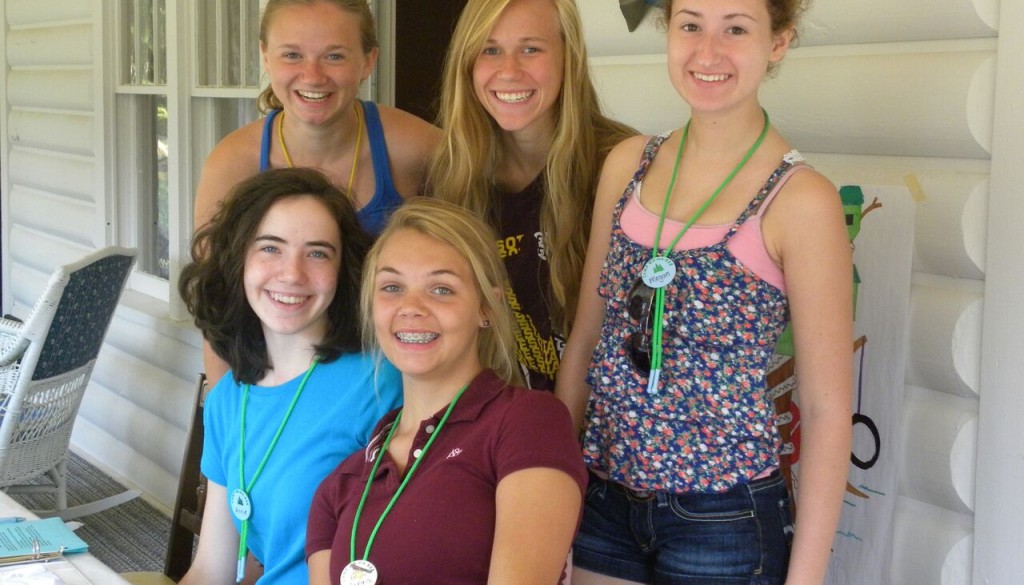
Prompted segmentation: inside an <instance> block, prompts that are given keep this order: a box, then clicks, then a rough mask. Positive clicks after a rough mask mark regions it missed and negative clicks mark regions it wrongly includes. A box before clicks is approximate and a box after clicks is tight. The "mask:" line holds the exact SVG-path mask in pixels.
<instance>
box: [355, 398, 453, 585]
mask: <svg viewBox="0 0 1024 585" xmlns="http://www.w3.org/2000/svg"><path fill="white" fill-rule="evenodd" d="M468 387H469V385H468V384H467V385H466V386H463V387H462V389H461V390H459V393H458V394H456V395H455V398H454V399H453V400H452V402H451V404H449V405H448V409H447V410H445V411H444V416H442V417H441V422H439V423H437V427H436V428H435V429H434V432H433V433H432V434H431V435H430V438H429V439H428V440H427V444H426V445H424V446H423V450H422V451H421V452H420V456H419V457H418V458H417V459H416V461H414V462H413V464H412V466H411V467H410V468H409V473H406V474H405V479H403V480H402V483H401V484H399V486H398V489H397V490H395V495H393V496H391V501H390V502H388V505H387V506H386V507H385V508H384V512H382V513H381V515H380V518H377V523H376V524H375V525H374V526H373V530H372V531H371V532H370V537H369V538H368V539H367V540H366V550H365V551H363V558H362V559H356V531H357V529H358V528H359V518H360V517H361V516H362V515H363V507H364V506H365V505H366V499H367V498H368V497H369V496H370V485H371V484H372V483H373V478H374V477H376V475H377V468H378V467H380V462H381V460H382V459H384V454H385V453H387V452H388V447H389V446H390V445H391V438H392V437H393V436H394V435H395V430H396V429H397V428H398V423H399V422H401V420H402V412H403V411H399V412H398V416H397V417H395V422H393V423H391V429H390V430H388V436H387V438H385V439H384V445H383V446H382V447H381V448H380V451H378V452H377V459H376V461H374V462H373V468H371V469H370V475H369V477H367V478H366V487H365V488H363V495H362V497H360V498H359V506H358V507H357V508H356V516H355V519H353V520H352V539H351V541H350V544H349V563H348V565H345V569H344V570H342V572H341V584H342V585H374V583H376V582H377V567H375V566H374V565H373V563H371V562H370V561H369V558H370V547H372V546H373V541H374V540H375V539H376V538H377V531H378V530H380V526H381V524H383V523H384V518H386V517H387V515H388V513H390V512H391V508H393V507H394V506H395V502H397V501H398V496H400V495H402V492H403V491H405V486H407V485H409V480H410V479H412V475H413V474H414V473H416V469H417V468H418V467H419V466H420V463H421V462H422V461H423V460H424V459H426V458H427V451H429V450H430V446H431V445H433V444H434V439H436V438H437V436H438V435H440V434H441V429H442V428H444V423H445V422H446V421H447V420H448V416H449V415H450V414H451V413H452V410H454V409H455V404H456V403H457V402H458V401H459V398H462V393H463V392H465V391H466V388H468Z"/></svg>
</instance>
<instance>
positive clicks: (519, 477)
mask: <svg viewBox="0 0 1024 585" xmlns="http://www.w3.org/2000/svg"><path fill="white" fill-rule="evenodd" d="M495 500H496V501H495V505H496V509H497V512H496V518H495V527H494V548H493V549H492V551H491V569H490V574H489V575H488V578H487V582H488V583H489V584H490V585H509V584H517V585H518V584H523V585H526V584H534V583H535V584H538V585H540V584H543V585H550V584H551V583H556V582H558V578H559V575H561V572H562V570H563V569H564V568H565V564H566V559H567V558H568V555H569V547H570V546H571V545H572V539H573V536H574V535H575V534H576V524H577V522H578V520H579V515H580V509H581V507H582V505H583V497H582V494H581V493H580V486H579V485H578V484H577V483H576V481H575V480H573V479H572V477H570V476H569V474H567V473H565V472H563V471H560V470H557V469H553V468H544V467H534V468H529V469H523V470H520V471H517V472H515V473H511V474H509V475H508V476H506V477H505V478H504V479H502V480H501V482H500V483H498V489H497V493H496V495H495Z"/></svg>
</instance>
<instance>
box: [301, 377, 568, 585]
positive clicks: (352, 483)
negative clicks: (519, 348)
mask: <svg viewBox="0 0 1024 585" xmlns="http://www.w3.org/2000/svg"><path fill="white" fill-rule="evenodd" d="M444 410H445V409H442V410H441V411H439V412H437V413H435V414H434V416H432V417H431V418H429V419H427V420H424V421H423V422H421V423H420V428H419V432H418V433H417V435H416V438H415V440H414V441H413V445H412V447H411V451H410V455H409V462H410V463H409V467H411V465H412V461H413V460H414V459H415V458H416V457H417V456H418V454H419V453H420V451H421V450H422V449H423V447H424V446H425V445H426V442H427V440H428V438H429V437H430V435H431V433H433V432H434V431H435V428H436V426H437V424H438V422H440V420H441V417H442V416H443V415H444ZM397 414H398V411H397V410H396V411H393V412H391V413H389V414H388V415H387V416H385V417H384V418H383V419H382V420H381V422H380V423H379V424H378V425H377V429H376V431H375V432H374V438H373V440H372V441H371V442H370V446H369V447H367V448H366V449H365V450H363V451H360V452H356V453H354V454H353V455H352V456H351V457H349V458H348V459H346V460H345V461H344V462H343V463H342V464H341V465H339V466H338V468H337V469H335V470H334V472H332V473H331V475H329V476H328V477H327V478H326V479H325V480H324V481H323V483H321V484H320V487H319V489H318V490H317V492H316V495H315V496H314V498H313V505H312V508H311V509H310V513H309V526H308V530H307V534H306V556H307V557H308V556H309V555H311V554H313V553H315V552H317V551H321V550H325V549H331V582H332V583H337V582H338V581H339V578H340V576H341V571H342V569H343V568H344V567H345V565H346V564H348V562H349V560H350V555H349V543H350V538H351V534H352V533H351V530H352V523H353V519H354V517H355V512H356V507H357V506H358V505H359V499H360V497H361V496H362V493H363V489H364V488H365V486H366V481H367V478H368V476H369V473H370V469H371V468H372V467H373V460H372V458H371V457H372V456H374V455H375V454H376V453H377V451H378V450H379V448H380V446H381V445H382V444H383V442H384V439H385V436H386V435H387V431H388V429H389V427H390V425H391V423H392V422H394V420H395V417H396V415H397ZM533 467H549V468H553V469H559V470H562V471H564V472H566V473H568V474H569V475H570V476H571V477H572V478H573V479H574V480H575V481H576V482H577V483H578V484H579V486H580V491H581V493H582V491H583V489H584V488H585V486H586V470H585V468H584V467H583V460H582V457H581V455H580V447H579V443H578V442H577V440H576V437H575V436H574V434H573V430H572V422H571V419H570V417H569V413H568V410H567V409H566V408H565V406H564V405H563V404H562V403H561V402H560V401H559V400H558V399H556V398H555V397H554V396H552V395H551V394H549V393H547V392H538V391H535V390H526V389H523V388H516V387H512V386H508V385H507V384H506V383H505V382H503V381H502V380H500V379H499V378H498V377H497V376H496V375H495V374H494V373H493V372H491V371H490V370H484V371H483V372H481V373H480V374H479V375H478V376H477V377H476V378H475V379H474V380H473V382H472V383H471V384H470V385H469V388H468V389H467V390H466V392H465V393H464V394H463V395H462V398H461V399H460V400H459V402H458V404H456V406H455V409H454V410H453V411H452V414H451V416H449V418H448V421H447V422H446V423H445V425H444V427H443V428H442V429H441V432H440V434H439V435H438V437H437V438H436V439H435V440H434V443H433V445H432V446H431V447H430V450H429V451H428V452H427V454H426V456H425V458H424V459H423V462H422V463H420V465H419V467H418V468H417V469H416V473H415V474H414V475H413V477H412V479H411V480H410V481H409V484H408V486H406V488H405V491H404V492H402V495H401V496H400V497H399V498H398V501H397V503H396V504H395V505H394V507H393V508H392V509H391V511H390V513H388V515H387V517H386V518H385V519H384V522H383V524H382V525H381V527H380V529H379V530H378V532H377V536H376V538H375V539H374V542H373V547H372V548H371V550H370V556H369V560H370V562H372V563H373V564H374V565H375V566H376V567H377V570H378V574H379V579H380V580H379V583H383V584H400V583H417V584H420V585H429V584H432V583H437V584H445V585H456V584H460V583H465V584H474V585H476V584H479V583H486V582H487V574H488V570H489V567H490V559H491V548H492V544H493V541H494V522H495V504H494V502H495V500H494V499H495V491H496V489H497V487H498V483H499V482H500V481H501V480H502V478H504V477H505V476H507V475H509V474H510V473H513V472H515V471H519V470H521V469H528V468H533ZM401 480H402V477H401V475H400V474H399V473H398V469H397V467H396V466H395V463H394V460H392V459H391V457H390V456H388V455H387V454H386V453H385V454H384V460H383V461H381V465H380V467H379V468H378V469H377V474H376V476H375V477H374V478H373V484H372V486H371V488H370V495H369V497H368V499H367V501H366V505H365V507H364V508H363V512H362V515H361V517H360V520H359V528H358V531H357V536H356V555H357V558H362V557H363V553H364V551H365V550H366V542H367V539H368V538H369V536H370V532H371V531H372V530H373V527H374V525H375V524H376V523H377V519H378V518H380V515H381V513H382V512H383V511H384V508H385V507H386V506H387V505H388V503H389V502H390V501H391V497H392V496H393V495H394V494H395V491H396V490H397V489H398V486H399V484H400V483H401Z"/></svg>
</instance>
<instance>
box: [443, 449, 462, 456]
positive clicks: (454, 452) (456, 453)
mask: <svg viewBox="0 0 1024 585" xmlns="http://www.w3.org/2000/svg"><path fill="white" fill-rule="evenodd" d="M461 454H462V449H460V448H458V447H456V448H454V449H452V452H451V453H449V454H448V456H447V457H445V459H451V458H452V457H458V456H459V455H461Z"/></svg>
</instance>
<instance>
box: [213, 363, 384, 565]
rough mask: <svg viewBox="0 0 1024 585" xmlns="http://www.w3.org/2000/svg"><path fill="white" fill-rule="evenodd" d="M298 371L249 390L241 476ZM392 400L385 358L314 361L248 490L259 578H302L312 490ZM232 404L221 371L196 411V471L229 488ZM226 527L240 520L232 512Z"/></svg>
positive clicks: (232, 390) (238, 390)
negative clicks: (199, 414)
mask: <svg viewBox="0 0 1024 585" xmlns="http://www.w3.org/2000/svg"><path fill="white" fill-rule="evenodd" d="M302 377H303V376H302V375H299V376H298V377H296V378H294V379H292V380H290V381H288V382H286V383H284V384H282V385H280V386H273V387H264V386H252V387H251V389H250V390H249V401H248V406H247V407H246V413H245V420H246V422H245V482H246V483H248V482H249V481H250V480H251V479H252V476H253V474H254V473H255V472H256V468H257V467H258V466H259V464H260V461H261V460H262V459H263V456H264V455H265V454H266V452H267V447H268V446H269V445H270V441H271V439H272V438H273V436H274V434H275V433H276V432H277V429H278V427H279V426H280V424H281V420H282V419H283V417H284V414H285V412H286V411H287V410H288V405H289V404H290V403H291V401H292V398H293V397H294V396H295V392H296V391H297V390H298V387H299V382H300V381H301V380H302ZM401 399H402V382H401V375H400V374H399V373H398V371H397V370H395V368H394V367H393V366H392V365H391V364H389V363H388V362H386V361H384V362H382V364H381V366H380V368H375V360H374V358H373V357H372V356H370V355H366V354H345V355H343V356H341V357H340V358H338V359H337V360H335V361H333V362H331V363H327V364H320V365H318V366H317V367H316V370H314V371H313V374H312V375H311V376H310V377H309V380H308V381H307V383H306V387H305V389H304V390H303V392H302V395H301V396H300V397H299V400H298V402H297V403H296V405H295V410H294V411H293V412H292V415H291V418H290V419H289V420H288V424H287V425H286V426H285V428H284V431H283V432H282V434H281V438H280V439H278V442H277V446H276V447H275V448H274V451H273V453H272V454H271V456H270V458H269V460H268V461H267V464H266V467H265V468H264V469H263V472H262V474H261V475H260V477H259V479H258V480H257V482H256V485H255V486H254V487H253V489H252V491H251V492H250V493H249V496H250V498H251V501H252V516H251V517H250V519H249V541H248V546H249V550H250V551H252V553H253V555H254V556H255V557H256V558H257V559H259V560H260V562H262V563H263V565H264V576H263V578H261V579H260V581H259V582H260V583H262V584H269V585H306V584H307V583H308V582H309V576H308V572H307V570H306V561H305V554H304V547H305V542H306V518H307V516H308V514H309V505H310V502H311V501H312V499H313V492H314V491H316V488H317V486H318V485H319V484H320V481H321V480H323V478H324V477H326V476H327V475H328V474H329V473H330V472H331V470H333V469H334V468H335V467H337V465H338V463H340V462H341V461H342V460H343V459H345V458H346V457H348V456H349V455H350V454H352V453H353V452H355V451H357V450H358V449H361V448H362V447H363V446H365V445H366V444H367V443H368V442H369V440H370V433H371V432H372V431H373V427H374V425H375V424H376V422H377V421H378V420H379V419H380V418H381V417H382V416H384V414H385V413H387V412H388V411H390V410H392V409H394V408H396V407H397V406H399V405H400V404H401ZM241 405H242V386H240V385H239V384H238V383H237V382H236V381H235V379H234V376H232V375H230V373H229V375H226V376H224V377H223V378H222V379H221V381H220V382H218V383H217V385H216V386H214V388H213V389H212V390H211V391H210V394H209V396H208V397H207V398H206V404H205V407H204V411H203V421H204V425H205V437H204V441H203V457H202V464H201V465H202V470H203V473H204V474H205V475H206V477H208V478H209V479H210V481H213V482H215V483H217V484H220V485H223V486H225V487H226V488H227V493H228V496H229V497H230V495H231V492H232V491H234V490H235V489H236V488H238V487H239V470H238V461H239V444H238V442H239V438H240V423H241ZM225 505H227V502H225ZM235 527H236V528H238V529H240V527H241V523H240V522H239V521H238V520H237V519H235Z"/></svg>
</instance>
